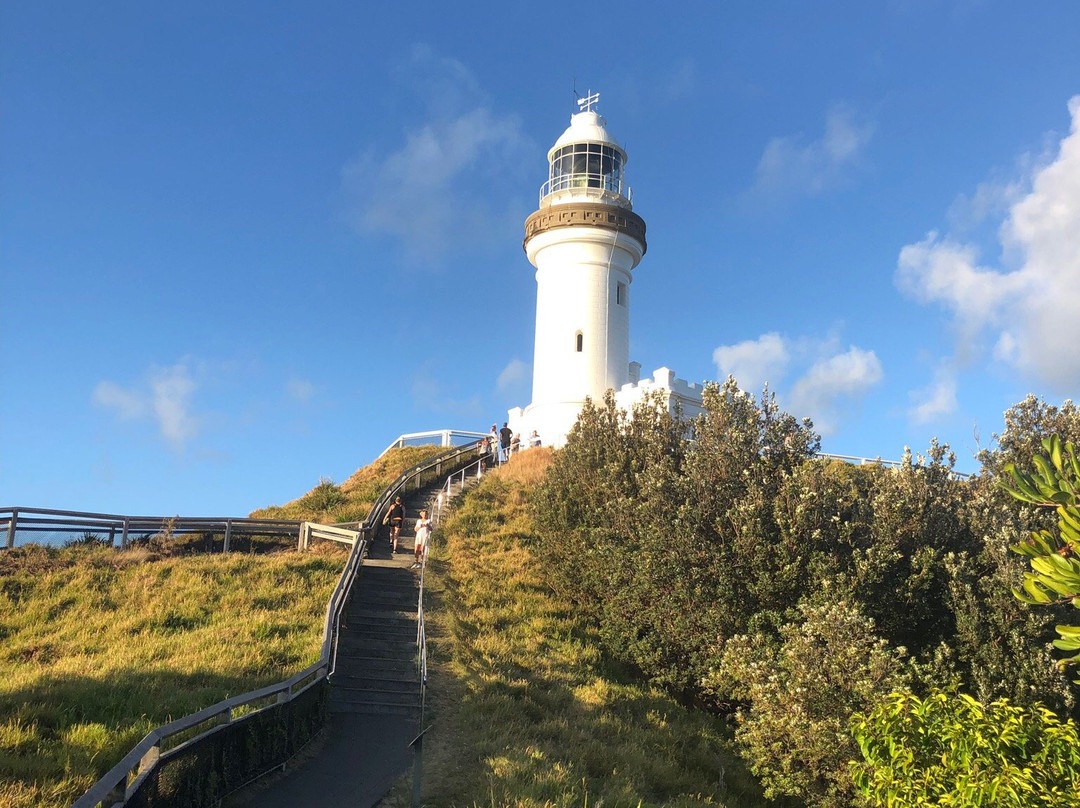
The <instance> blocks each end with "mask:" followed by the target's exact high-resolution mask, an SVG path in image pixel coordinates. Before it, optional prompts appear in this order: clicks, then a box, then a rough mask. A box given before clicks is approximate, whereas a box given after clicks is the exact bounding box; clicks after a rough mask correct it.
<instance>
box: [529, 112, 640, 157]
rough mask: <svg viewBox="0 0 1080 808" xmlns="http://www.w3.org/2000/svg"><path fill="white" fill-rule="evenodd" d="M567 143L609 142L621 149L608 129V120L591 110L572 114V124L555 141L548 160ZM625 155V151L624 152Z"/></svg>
mask: <svg viewBox="0 0 1080 808" xmlns="http://www.w3.org/2000/svg"><path fill="white" fill-rule="evenodd" d="M567 143H607V144H609V145H611V146H614V147H615V148H616V149H619V151H620V152H621V151H622V149H621V148H619V144H618V143H616V142H615V138H613V137H612V136H611V135H610V134H609V133H608V130H607V120H605V118H604V116H603V115H601V114H600V113H599V112H595V111H593V110H589V111H588V112H579V113H577V114H576V115H571V116H570V125H569V126H568V127H566V131H565V132H563V133H562V134H561V135H559V139H558V140H556V141H555V145H554V146H552V147H551V151H549V152H548V160H550V159H551V156H552V154H554V153H555V152H556V151H557V150H558V149H560V148H561V147H563V146H565V145H566V144H567ZM623 154H624V156H625V152H623Z"/></svg>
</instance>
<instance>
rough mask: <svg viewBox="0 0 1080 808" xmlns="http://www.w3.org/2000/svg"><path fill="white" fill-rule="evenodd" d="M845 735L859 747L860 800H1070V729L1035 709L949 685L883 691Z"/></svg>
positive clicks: (1006, 807)
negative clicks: (921, 691)
mask: <svg viewBox="0 0 1080 808" xmlns="http://www.w3.org/2000/svg"><path fill="white" fill-rule="evenodd" d="M852 734H853V736H854V737H855V739H856V740H857V741H858V744H859V749H860V750H861V752H862V760H861V761H858V762H853V763H852V764H851V771H852V776H853V780H854V782H855V784H856V786H857V788H858V789H859V792H860V794H862V796H863V797H864V799H865V801H866V804H868V805H881V806H885V805H887V806H889V808H909V806H910V808H915V806H926V805H948V806H952V808H977V806H988V805H992V806H994V807H995V808H1035V807H1036V806H1041V807H1042V808H1073V806H1076V805H1077V804H1080V736H1078V735H1077V731H1076V726H1075V725H1074V724H1073V722H1072V721H1066V722H1064V723H1062V722H1061V721H1059V720H1058V718H1057V716H1055V715H1054V714H1053V713H1052V712H1051V711H1050V710H1047V709H1046V708H1044V707H1040V706H1035V707H1027V708H1022V707H1016V706H1013V705H1011V704H1010V703H1009V702H1008V701H1007V700H1005V699H1000V700H998V701H995V702H993V703H991V704H989V705H983V704H982V703H980V702H978V701H976V700H975V699H973V698H971V697H970V696H967V695H965V694H962V693H957V692H956V691H955V690H950V691H937V692H934V693H932V694H930V695H929V696H928V697H927V698H926V699H925V700H923V699H919V698H917V697H916V696H913V695H912V694H910V693H893V694H891V695H890V696H888V698H886V699H884V700H883V701H882V702H881V703H880V704H878V705H877V706H876V707H875V708H874V709H873V710H872V711H870V712H869V713H868V714H866V715H862V714H860V715H856V716H855V717H854V719H853V721H852Z"/></svg>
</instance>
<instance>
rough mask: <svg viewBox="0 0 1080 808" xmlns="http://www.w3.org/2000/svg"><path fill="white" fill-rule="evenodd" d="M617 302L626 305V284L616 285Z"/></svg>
mask: <svg viewBox="0 0 1080 808" xmlns="http://www.w3.org/2000/svg"><path fill="white" fill-rule="evenodd" d="M615 302H616V303H618V304H619V305H620V306H625V305H626V284H625V283H620V284H619V285H618V286H616V287H615Z"/></svg>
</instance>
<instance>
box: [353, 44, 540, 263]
mask: <svg viewBox="0 0 1080 808" xmlns="http://www.w3.org/2000/svg"><path fill="white" fill-rule="evenodd" d="M404 70H405V72H406V73H408V74H409V75H410V76H412V77H413V80H414V82H413V83H415V84H416V85H418V88H417V89H418V91H419V92H422V93H423V94H424V95H425V96H427V97H428V103H427V120H426V121H425V122H424V123H422V124H421V125H419V126H415V127H413V128H411V129H410V130H408V131H406V132H405V133H404V142H403V143H401V144H400V145H399V146H397V147H396V148H390V149H386V148H384V147H381V146H380V147H376V146H374V145H369V146H368V147H367V148H366V149H365V150H364V151H363V153H362V154H361V155H360V156H359V157H357V158H356V159H354V160H352V161H350V162H349V164H348V165H346V166H345V167H344V169H343V171H342V180H343V185H344V187H345V189H346V192H347V194H348V195H349V197H350V198H351V200H352V203H351V206H352V211H351V220H352V223H353V224H354V226H355V227H356V228H357V229H358V230H359V231H361V232H363V233H370V234H382V235H389V236H391V237H394V238H396V239H398V240H399V241H400V243H401V245H402V248H403V249H404V250H405V253H406V255H407V256H408V257H409V258H410V259H411V260H414V261H428V262H438V261H440V260H441V259H442V258H443V257H444V256H445V255H447V254H448V253H450V252H455V251H477V250H483V249H487V248H490V247H493V246H497V245H501V244H505V243H506V240H507V239H508V238H510V233H512V232H515V231H516V230H518V229H520V224H521V222H520V220H521V219H522V218H523V215H524V212H525V211H524V208H525V207H526V205H525V204H524V203H523V202H522V203H520V204H519V203H517V202H515V196H516V195H517V194H518V193H519V192H520V189H521V185H520V182H521V181H522V180H523V179H524V175H523V174H522V172H523V171H524V170H525V169H526V168H527V167H530V166H531V167H533V168H534V169H535V164H536V160H537V159H539V158H538V156H537V154H533V153H532V152H533V150H532V148H531V142H530V141H529V139H528V138H527V137H526V136H525V134H524V132H523V129H522V124H521V121H520V119H519V118H518V117H517V116H516V115H512V114H502V113H497V112H495V111H493V110H492V109H490V108H489V107H488V106H487V105H486V104H485V103H484V102H483V99H482V95H481V93H480V91H479V87H478V85H477V82H476V80H475V79H474V78H473V76H472V74H471V73H470V72H469V71H468V69H467V68H465V66H464V65H462V64H461V63H460V62H457V61H456V60H453V59H439V58H437V57H435V56H434V55H433V54H432V53H431V51H430V49H428V48H425V47H417V48H414V50H413V54H412V59H411V60H410V62H409V63H408V65H406V67H405V68H404ZM541 168H542V165H541ZM537 186H538V187H539V183H537Z"/></svg>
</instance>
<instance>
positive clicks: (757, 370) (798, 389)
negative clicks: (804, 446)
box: [713, 329, 884, 435]
mask: <svg viewBox="0 0 1080 808" xmlns="http://www.w3.org/2000/svg"><path fill="white" fill-rule="evenodd" d="M840 345H841V343H840V334H839V331H838V330H837V329H833V330H832V331H830V332H829V333H828V334H827V335H826V336H825V337H824V338H819V337H798V338H795V339H791V338H788V337H783V336H781V335H780V334H778V333H776V332H774V331H771V332H769V333H767V334H762V335H761V336H760V337H758V338H757V339H755V340H745V341H744V342H740V343H737V344H735V345H721V346H720V347H718V348H717V349H716V350H715V351H713V361H714V362H715V363H716V368H717V371H718V372H719V376H720V378H725V377H726V376H729V375H731V376H734V377H735V378H736V380H737V381H738V382H739V387H740V388H741V389H743V390H745V391H747V392H755V393H756V392H757V391H759V390H761V388H762V386H763V385H764V384H765V382H768V383H769V388H770V390H772V391H773V392H776V391H777V390H778V387H779V382H780V381H781V380H782V379H783V378H784V376H785V375H786V374H787V372H788V370H789V368H791V367H793V366H795V367H802V368H805V371H804V372H803V373H802V375H800V376H799V377H798V378H797V379H796V381H795V383H794V384H793V385H791V387H790V389H789V390H788V391H787V394H786V395H782V394H780V395H778V398H784V399H786V400H787V401H788V402H789V404H788V405H785V409H787V410H788V411H790V412H791V413H792V414H794V415H797V416H799V417H800V418H801V417H803V416H809V417H810V418H812V419H813V421H814V426H815V428H816V429H817V430H818V431H819V432H820V433H821V434H823V435H827V434H830V433H831V432H833V431H835V428H836V425H837V422H838V420H839V418H840V417H841V416H842V415H843V413H844V412H845V411H846V410H847V409H848V408H849V407H850V406H851V405H852V404H854V403H856V402H857V401H858V400H859V399H860V398H862V396H863V395H865V393H866V392H867V391H868V390H869V389H870V388H871V387H873V386H874V385H876V384H877V383H878V382H880V381H881V379H882V378H883V375H884V374H883V372H882V369H881V362H880V361H879V360H878V358H877V355H876V354H875V353H874V352H873V351H867V350H863V349H862V348H858V347H855V346H851V347H850V348H848V350H847V351H841V348H840Z"/></svg>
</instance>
